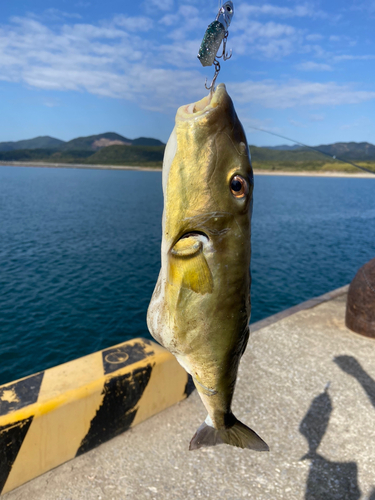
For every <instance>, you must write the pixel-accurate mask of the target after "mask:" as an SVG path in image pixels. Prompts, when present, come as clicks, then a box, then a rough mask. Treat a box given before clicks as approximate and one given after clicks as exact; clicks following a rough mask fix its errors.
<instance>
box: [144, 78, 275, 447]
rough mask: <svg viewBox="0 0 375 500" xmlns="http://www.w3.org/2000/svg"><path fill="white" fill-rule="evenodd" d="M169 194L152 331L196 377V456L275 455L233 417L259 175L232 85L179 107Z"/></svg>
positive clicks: (169, 154) (167, 172)
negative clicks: (222, 452)
mask: <svg viewBox="0 0 375 500" xmlns="http://www.w3.org/2000/svg"><path fill="white" fill-rule="evenodd" d="M163 191H164V212H163V238H162V248H161V258H162V264H161V270H160V275H159V278H158V282H157V284H156V287H155V290H154V293H153V296H152V299H151V302H150V306H149V309H148V313H147V324H148V327H149V330H150V333H151V335H152V336H153V337H154V338H155V339H156V340H157V341H158V342H160V343H161V344H162V345H163V346H164V347H165V348H166V349H168V350H169V351H170V352H171V353H172V354H174V355H175V356H176V358H177V360H178V361H179V363H180V364H181V365H182V366H183V367H184V368H185V369H186V371H187V372H188V373H190V375H191V376H192V377H193V380H194V384H195V386H196V388H197V390H198V392H199V395H200V397H201V399H202V401H203V404H204V405H205V407H206V409H207V411H208V417H207V419H206V421H205V422H204V423H203V424H202V425H201V426H200V427H199V429H198V431H197V432H196V434H195V435H194V437H193V439H192V440H191V443H190V449H196V448H200V447H202V446H214V445H216V444H221V443H227V444H231V445H234V446H239V447H241V448H251V449H256V450H260V451H262V450H268V446H267V445H266V443H265V442H264V441H263V440H262V439H261V438H260V437H259V436H258V435H257V434H256V433H255V432H254V431H252V430H251V429H249V428H248V427H246V426H245V425H244V424H242V423H241V422H240V421H238V420H237V419H236V418H235V416H234V415H233V413H232V411H231V401H232V397H233V392H234V386H235V383H236V377H237V370H238V365H239V361H240V358H241V356H242V354H243V352H244V350H245V348H246V344H247V341H248V337H249V327H248V324H249V318H250V309H251V307H250V272H249V268H250V253H251V244H250V231H251V212H252V191H253V172H252V167H251V162H250V155H249V150H248V146H247V141H246V137H245V133H244V131H243V128H242V125H241V123H240V122H239V120H238V118H237V115H236V112H235V110H234V107H233V103H232V100H231V99H230V97H229V96H228V94H227V92H226V89H225V85H224V84H220V85H219V86H218V87H217V89H216V91H215V93H213V94H211V93H210V95H209V96H207V97H205V98H204V99H202V100H201V101H199V102H197V103H195V104H194V103H193V104H190V105H188V106H182V107H181V108H179V109H178V111H177V115H176V126H175V128H174V130H173V132H172V134H171V137H170V139H169V141H168V144H167V146H166V150H165V154H164V162H163Z"/></svg>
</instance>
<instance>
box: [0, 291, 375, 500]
mask: <svg viewBox="0 0 375 500" xmlns="http://www.w3.org/2000/svg"><path fill="white" fill-rule="evenodd" d="M346 291H347V288H343V289H340V290H338V291H336V292H335V293H331V294H327V295H326V296H323V297H320V298H317V299H314V300H313V301H308V302H307V303H304V304H301V305H300V306H297V307H296V308H293V309H292V310H288V311H286V312H284V313H281V314H280V315H276V316H275V317H273V318H269V319H267V320H265V321H263V322H260V323H259V324H255V326H254V328H253V333H252V335H251V337H250V341H249V345H248V348H247V350H246V352H245V355H244V357H243V359H242V362H241V367H240V371H239V376H238V381H237V387H236V392H235V397H234V402H233V411H234V413H235V415H236V416H237V418H239V419H241V420H242V421H243V422H244V423H246V424H247V425H249V426H250V427H251V428H253V429H254V430H255V431H256V432H257V433H258V434H259V435H260V436H261V437H262V438H263V439H264V440H265V441H266V442H267V444H268V445H269V447H270V450H271V451H270V452H269V453H256V452H253V451H249V450H240V449H237V448H232V447H229V446H226V445H222V446H218V447H215V448H207V449H203V450H198V451H193V452H189V450H188V447H189V441H190V439H191V437H192V436H193V434H194V433H195V431H196V429H197V427H198V426H199V425H200V424H201V423H202V422H203V420H204V419H205V417H206V414H205V410H204V407H203V405H202V404H201V402H200V400H199V396H198V394H197V393H196V391H195V392H194V393H193V394H192V395H191V396H190V397H189V398H187V399H186V400H184V401H182V402H180V403H178V404H177V405H175V406H173V407H171V408H169V409H167V410H165V411H163V412H162V413H159V414H158V415H156V416H154V417H152V418H150V419H149V420H147V421H145V422H143V423H141V424H139V425H137V426H136V427H134V428H132V429H131V430H129V431H127V432H125V433H124V434H122V435H120V436H118V437H116V438H114V439H112V440H111V441H109V442H107V443H105V444H103V445H101V446H99V447H98V448H96V449H94V450H92V451H90V452H88V453H86V454H84V455H81V456H79V457H77V458H75V459H74V460H71V461H70V462H67V463H65V464H64V465H62V466H60V467H57V468H56V469H54V470H52V471H50V472H47V473H46V474H44V475H42V476H40V477H38V478H37V479H34V480H32V481H30V482H29V483H27V484H25V485H23V486H21V487H19V488H17V489H16V490H13V491H11V492H9V493H7V494H5V495H4V496H3V498H4V500H25V499H27V500H94V499H97V500H123V499H162V500H169V499H171V500H172V499H173V500H176V499H181V500H190V499H192V500H193V499H194V500H195V499H197V498H202V499H225V500H239V499H243V498H249V499H252V500H266V499H267V500H281V499H285V500H294V499H295V500H297V499H298V500H302V499H307V500H333V499H335V500H336V499H337V500H344V499H345V500H358V499H361V500H370V499H371V500H374V499H375V340H374V339H370V338H366V337H362V336H359V335H357V334H355V333H353V332H351V331H350V330H348V329H347V328H346V327H345V305H346ZM254 330H255V331H254Z"/></svg>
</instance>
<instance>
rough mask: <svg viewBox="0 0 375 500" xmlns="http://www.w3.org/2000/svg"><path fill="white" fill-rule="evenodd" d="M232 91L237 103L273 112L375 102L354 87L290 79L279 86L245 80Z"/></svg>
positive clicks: (366, 92) (371, 93)
mask: <svg viewBox="0 0 375 500" xmlns="http://www.w3.org/2000/svg"><path fill="white" fill-rule="evenodd" d="M231 90H232V94H233V96H234V98H235V99H237V101H238V102H241V103H257V104H260V105H261V106H264V107H266V108H273V109H276V108H279V109H286V108H294V107H297V106H298V107H300V106H339V105H342V104H358V103H360V102H365V101H369V100H372V99H375V92H371V91H365V90H357V89H356V88H355V87H354V86H353V85H347V84H344V85H339V84H337V83H336V82H328V83H315V82H305V81H299V80H291V81H289V82H287V83H283V84H279V83H277V82H275V81H273V80H265V81H262V82H253V81H247V82H242V83H233V84H231Z"/></svg>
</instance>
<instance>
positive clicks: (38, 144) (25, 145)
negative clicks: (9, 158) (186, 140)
mask: <svg viewBox="0 0 375 500" xmlns="http://www.w3.org/2000/svg"><path fill="white" fill-rule="evenodd" d="M63 144H65V142H64V141H60V139H55V138H54V137H49V136H48V135H46V136H41V137H35V138H34V139H27V140H24V141H16V142H0V151H16V150H19V149H42V148H48V149H52V148H54V149H55V148H56V149H58V148H60V147H61V146H62V145H63Z"/></svg>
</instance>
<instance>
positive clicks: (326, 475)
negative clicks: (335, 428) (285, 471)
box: [299, 387, 375, 500]
mask: <svg viewBox="0 0 375 500" xmlns="http://www.w3.org/2000/svg"><path fill="white" fill-rule="evenodd" d="M331 413H332V403H331V398H330V396H329V394H328V387H326V389H325V390H324V392H322V394H319V396H317V397H316V398H314V399H313V401H312V403H311V405H310V408H309V410H308V412H307V413H306V415H305V417H304V418H303V420H302V422H301V424H300V427H299V431H300V433H301V434H302V435H303V436H304V437H305V438H306V440H307V443H308V446H309V451H308V453H307V454H306V455H305V456H304V457H302V460H305V459H310V460H311V465H310V470H309V477H308V479H307V484H306V493H305V499H306V500H358V499H359V498H360V496H361V491H360V489H359V486H358V468H357V464H356V463H355V462H331V461H330V460H327V459H325V458H324V457H323V456H321V455H319V453H318V452H317V449H318V447H319V445H320V443H321V441H322V439H323V437H324V434H325V432H326V430H327V427H328V422H329V418H330V415H331ZM371 500H373V499H371ZM374 500H375V499H374Z"/></svg>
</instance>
